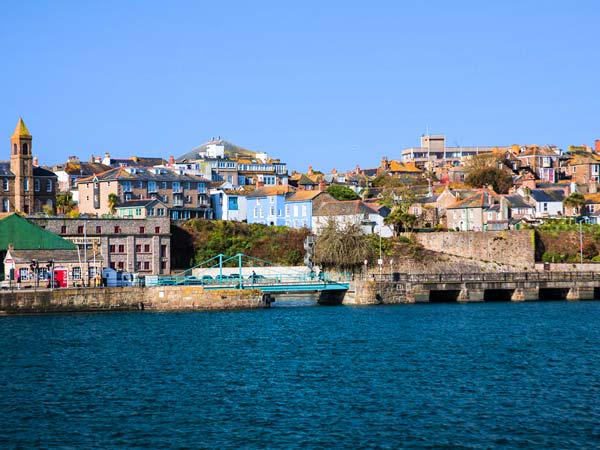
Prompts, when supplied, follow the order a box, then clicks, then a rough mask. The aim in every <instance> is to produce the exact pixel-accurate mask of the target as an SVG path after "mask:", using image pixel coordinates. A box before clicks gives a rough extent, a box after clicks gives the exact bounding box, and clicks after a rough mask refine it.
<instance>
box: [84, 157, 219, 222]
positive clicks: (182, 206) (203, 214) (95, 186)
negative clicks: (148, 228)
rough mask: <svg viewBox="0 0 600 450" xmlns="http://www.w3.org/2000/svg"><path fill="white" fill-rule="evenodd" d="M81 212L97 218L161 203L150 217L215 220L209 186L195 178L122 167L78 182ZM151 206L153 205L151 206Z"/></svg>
mask: <svg viewBox="0 0 600 450" xmlns="http://www.w3.org/2000/svg"><path fill="white" fill-rule="evenodd" d="M77 184H78V188H79V212H81V213H87V214H94V215H98V216H103V215H108V214H114V213H115V212H116V209H117V207H118V208H127V205H128V203H129V202H135V205H134V206H132V208H138V205H139V201H140V200H149V201H151V200H159V201H160V202H161V203H162V205H164V206H159V207H157V208H147V209H146V210H145V213H144V214H145V215H146V216H147V217H156V216H158V217H162V216H165V217H169V218H171V219H173V220H179V219H193V218H204V219H211V218H212V208H211V206H210V199H209V191H208V188H209V184H210V182H209V181H208V180H206V179H204V178H202V177H199V176H196V175H189V174H184V173H179V172H175V171H172V170H169V169H167V168H162V167H155V168H145V167H119V168H115V169H111V170H108V171H106V172H103V173H101V174H97V175H94V176H92V177H88V178H85V179H82V180H79V181H78V183H77ZM148 203H150V202H148Z"/></svg>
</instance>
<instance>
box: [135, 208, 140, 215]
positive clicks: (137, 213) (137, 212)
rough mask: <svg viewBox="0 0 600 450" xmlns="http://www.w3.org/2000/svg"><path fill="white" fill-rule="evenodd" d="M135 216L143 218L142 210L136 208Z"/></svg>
mask: <svg viewBox="0 0 600 450" xmlns="http://www.w3.org/2000/svg"><path fill="white" fill-rule="evenodd" d="M135 215H136V216H141V215H142V208H135Z"/></svg>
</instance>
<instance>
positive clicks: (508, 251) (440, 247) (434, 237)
mask: <svg viewBox="0 0 600 450" xmlns="http://www.w3.org/2000/svg"><path fill="white" fill-rule="evenodd" d="M412 236H413V237H414V239H416V241H417V242H418V243H420V244H421V245H422V246H423V247H425V248H426V249H428V250H432V251H436V252H442V253H448V254H451V255H456V256H461V257H464V258H473V259H477V260H481V261H494V262H496V263H500V264H506V265H509V266H512V267H513V268H517V269H520V270H525V269H529V270H531V269H533V268H534V266H535V243H534V235H533V231H531V230H506V231H479V232H477V231H465V232H445V233H443V232H440V233H415V234H413V235H412Z"/></svg>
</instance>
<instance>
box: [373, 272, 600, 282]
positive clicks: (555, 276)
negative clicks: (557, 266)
mask: <svg viewBox="0 0 600 450" xmlns="http://www.w3.org/2000/svg"><path fill="white" fill-rule="evenodd" d="M372 279H374V280H375V281H397V282H409V283H464V282H484V283H485V282H508V283H510V282H542V281H557V282H560V281H562V282H565V281H600V273H596V272H550V271H547V272H494V273H417V274H407V273H391V274H390V273H387V274H381V275H379V274H372Z"/></svg>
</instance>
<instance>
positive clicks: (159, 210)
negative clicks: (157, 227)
mask: <svg viewBox="0 0 600 450" xmlns="http://www.w3.org/2000/svg"><path fill="white" fill-rule="evenodd" d="M156 215H157V216H161V217H162V216H164V215H165V208H156Z"/></svg>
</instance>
